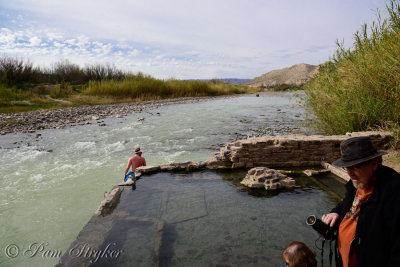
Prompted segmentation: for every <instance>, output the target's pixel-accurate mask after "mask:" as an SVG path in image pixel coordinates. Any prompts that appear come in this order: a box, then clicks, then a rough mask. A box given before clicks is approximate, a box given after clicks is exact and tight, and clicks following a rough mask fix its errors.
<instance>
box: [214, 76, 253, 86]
mask: <svg viewBox="0 0 400 267" xmlns="http://www.w3.org/2000/svg"><path fill="white" fill-rule="evenodd" d="M218 80H219V81H223V82H226V83H231V84H237V85H242V84H245V83H248V82H250V81H251V79H237V78H225V79H218Z"/></svg>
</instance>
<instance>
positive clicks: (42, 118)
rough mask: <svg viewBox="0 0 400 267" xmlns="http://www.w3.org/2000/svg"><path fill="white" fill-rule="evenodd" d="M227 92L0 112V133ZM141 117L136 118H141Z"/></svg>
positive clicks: (71, 123)
mask: <svg viewBox="0 0 400 267" xmlns="http://www.w3.org/2000/svg"><path fill="white" fill-rule="evenodd" d="M232 97H235V95H229V96H205V97H182V98H170V99H162V100H152V101H142V102H130V103H119V104H108V105H87V106H79V107H68V108H60V109H50V110H37V111H29V112H22V113H3V114H1V113H0V134H1V135H5V134H8V133H15V132H25V133H26V132H28V133H33V132H35V131H37V130H43V129H61V128H64V127H66V126H75V125H84V124H95V123H97V124H98V125H99V126H105V124H104V122H103V121H102V119H104V118H106V117H110V116H115V117H123V116H125V115H127V114H128V113H131V112H138V113H140V112H143V111H145V110H148V109H151V108H158V107H161V106H165V105H173V104H186V103H197V102H201V101H208V100H213V99H221V98H232ZM141 119H142V118H138V120H141Z"/></svg>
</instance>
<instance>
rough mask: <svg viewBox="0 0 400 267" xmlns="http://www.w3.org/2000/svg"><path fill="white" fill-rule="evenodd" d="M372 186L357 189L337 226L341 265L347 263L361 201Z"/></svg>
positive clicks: (367, 195) (370, 191) (363, 201)
mask: <svg viewBox="0 0 400 267" xmlns="http://www.w3.org/2000/svg"><path fill="white" fill-rule="evenodd" d="M373 190H374V188H373V187H371V188H369V189H357V192H356V195H355V197H354V201H353V205H352V207H351V208H350V211H348V212H347V213H346V215H345V217H344V218H343V220H342V222H341V223H340V226H339V236H338V248H339V251H340V255H341V256H342V261H343V267H347V266H348V263H349V254H350V245H351V242H352V241H353V239H354V237H355V235H356V227H357V220H358V214H359V212H360V207H361V204H362V203H365V202H366V201H367V200H368V199H369V198H370V196H371V194H372V191H373Z"/></svg>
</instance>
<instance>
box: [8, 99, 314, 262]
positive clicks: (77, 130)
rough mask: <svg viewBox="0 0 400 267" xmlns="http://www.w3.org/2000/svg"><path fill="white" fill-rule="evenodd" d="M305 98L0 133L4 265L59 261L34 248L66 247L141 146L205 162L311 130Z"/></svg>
mask: <svg viewBox="0 0 400 267" xmlns="http://www.w3.org/2000/svg"><path fill="white" fill-rule="evenodd" d="M300 94H302V93H301V92H300ZM298 100H299V97H298V95H297V93H293V92H282V93H263V94H260V97H256V96H255V95H243V96H238V97H233V98H222V99H214V100H210V101H205V102H200V103H190V104H178V105H169V106H163V107H160V108H156V109H149V110H146V111H143V112H142V113H131V114H129V115H127V116H124V117H122V118H116V117H110V118H106V119H104V124H105V126H99V125H98V124H96V123H92V124H90V125H79V126H74V127H66V128H64V129H51V130H41V131H37V132H35V133H14V134H7V135H4V136H0V176H1V179H0V217H1V226H0V240H1V247H0V251H1V252H0V255H1V257H0V265H1V266H26V265H29V266H53V265H54V264H56V263H57V262H58V261H59V258H58V257H54V258H53V257H49V255H48V254H46V255H43V254H41V255H39V254H35V255H33V254H32V253H31V252H32V249H34V248H35V246H38V248H39V245H40V244H43V247H44V248H45V250H53V251H62V252H64V251H65V250H66V249H67V248H68V246H69V245H70V243H71V242H72V241H73V240H74V239H75V238H76V236H77V234H78V233H79V231H80V230H81V228H82V227H83V226H84V225H85V224H86V223H87V222H88V220H89V219H90V218H91V216H92V215H93V213H94V211H95V210H96V208H97V207H98V205H99V203H100V201H101V200H102V199H103V193H104V192H105V191H109V190H110V189H111V188H112V186H113V185H115V184H117V183H119V182H120V181H121V180H122V177H123V173H124V169H125V166H126V163H127V159H128V158H129V157H130V156H131V155H132V154H133V150H134V149H135V147H137V146H140V147H141V150H142V151H143V152H144V153H143V156H144V157H145V158H146V160H147V164H148V165H156V164H161V163H168V162H172V161H175V162H182V161H187V160H193V161H205V160H206V159H207V158H208V157H209V156H210V154H211V153H212V152H214V151H217V150H218V149H219V146H220V145H222V144H225V143H227V142H231V141H233V140H236V139H237V138H244V137H246V136H251V135H260V134H268V135H280V134H290V133H305V134H310V132H309V131H308V130H307V129H306V128H304V127H302V126H301V125H302V122H303V121H304V119H305V116H306V115H305V111H304V109H303V108H302V107H301V106H299V104H298ZM6 253H8V255H6Z"/></svg>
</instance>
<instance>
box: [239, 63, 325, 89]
mask: <svg viewBox="0 0 400 267" xmlns="http://www.w3.org/2000/svg"><path fill="white" fill-rule="evenodd" d="M318 69H319V66H314V65H309V64H304V63H301V64H297V65H293V66H291V67H289V68H284V69H279V70H273V71H270V72H268V73H265V74H263V75H261V76H259V77H256V78H254V79H252V80H251V81H249V82H248V83H246V85H248V86H251V87H263V88H274V87H277V86H280V85H291V86H303V85H304V84H305V83H306V82H308V81H309V80H310V79H311V78H312V77H314V75H316V74H317V73H318Z"/></svg>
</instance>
